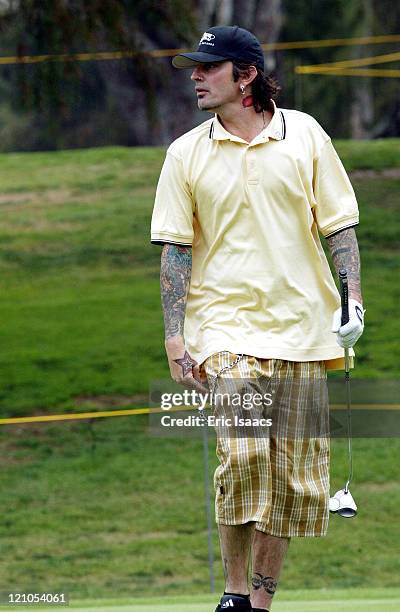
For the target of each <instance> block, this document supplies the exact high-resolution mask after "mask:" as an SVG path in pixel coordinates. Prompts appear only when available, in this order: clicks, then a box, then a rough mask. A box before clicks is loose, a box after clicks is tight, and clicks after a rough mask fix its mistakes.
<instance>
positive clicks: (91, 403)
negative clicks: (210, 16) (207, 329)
mask: <svg viewBox="0 0 400 612" xmlns="http://www.w3.org/2000/svg"><path fill="white" fill-rule="evenodd" d="M335 144H336V146H337V149H338V151H339V154H340V155H341V156H342V158H343V160H344V163H345V166H346V167H347V169H349V170H352V171H353V170H354V171H356V172H357V174H355V175H353V177H354V180H353V183H354V187H355V190H356V194H357V197H358V201H359V205H360V213H361V214H360V217H361V223H360V226H359V228H358V229H357V234H358V238H359V242H360V247H361V256H362V274H363V288H364V299H365V306H366V309H367V312H366V328H365V333H364V335H363V337H362V339H361V340H360V342H359V344H358V345H357V347H356V353H357V360H356V369H355V372H354V373H353V383H354V376H357V378H360V379H363V380H362V381H361V382H362V383H363V381H364V380H365V379H367V380H368V383H370V382H371V380H372V379H376V378H379V379H380V383H381V386H380V387H379V388H380V389H382V388H385V392H386V390H387V388H390V382H391V379H395V378H396V377H398V376H399V372H400V368H399V364H400V343H399V340H398V338H399V336H400V318H399V316H398V304H399V303H400V293H399V288H398V282H397V280H398V277H399V269H400V254H399V236H400V214H399V197H398V194H399V189H400V167H399V166H400V139H397V140H394V139H390V140H385V141H374V142H366V141H358V142H352V141H348V142H343V141H341V142H336V143H335ZM163 158H164V150H163V149H161V148H132V149H128V148H123V147H110V148H99V149H93V150H81V151H79V150H75V151H58V152H52V153H29V154H9V155H0V214H1V219H2V222H1V224H0V293H1V300H0V320H1V321H2V325H0V346H1V351H0V417H7V416H9V417H18V416H31V415H39V414H40V415H42V414H54V413H61V412H69V413H73V412H79V413H80V412H90V411H95V410H112V409H118V408H136V407H138V406H140V405H142V406H143V405H144V406H146V405H148V399H149V387H150V384H151V382H152V381H154V380H160V379H169V376H170V375H169V369H168V364H167V360H166V357H165V350H164V341H163V322H162V313H161V306H160V295H159V259H160V247H155V246H153V245H151V244H150V235H149V232H150V217H151V211H152V206H153V199H154V193H155V186H156V181H157V178H158V175H159V172H160V167H161V164H162V161H163ZM388 169H389V170H388ZM333 376H341V377H342V376H343V375H342V373H341V372H339V373H337V374H333ZM376 387H377V385H376ZM353 390H354V385H353ZM381 395H383V394H381V393H379V394H378V392H377V391H376V389H375V390H374V393H372V394H371V401H372V399H374V400H375V401H376V400H377V401H380V400H382V399H383V398H382V397H381ZM396 414H397V415H398V416H400V412H399V411H397V413H396ZM374 434H375V432H374ZM353 448H354V484H353V486H352V493H353V494H354V498H355V499H356V502H357V504H358V506H359V514H358V516H357V518H355V519H350V520H346V519H341V518H340V517H337V516H333V517H331V521H330V526H329V531H328V535H327V537H326V538H321V539H319V538H305V539H300V538H293V541H292V542H291V544H290V550H289V555H288V557H287V560H286V562H285V565H284V569H283V571H282V575H281V579H280V589H282V590H280V591H279V592H278V595H277V599H276V604H275V605H274V607H273V610H274V612H275V611H277V612H279V610H281V611H283V610H287V611H290V610H296V611H300V610H304V611H305V610H307V611H309V610H321V612H336V611H337V610H338V611H340V610H348V611H349V612H350V611H351V612H355V611H356V610H359V609H360V611H361V610H362V611H363V612H364V611H365V610H369V609H371V610H374V611H375V610H378V609H381V608H380V607H379V606H381V603H379V604H378V603H376V602H374V603H373V604H372V607H371V606H369V607H368V606H367V604H364V603H360V601H364V600H366V599H367V598H368V597H369V596H370V597H371V598H372V599H374V600H379V601H380V600H384V602H383V604H382V605H383V606H384V609H385V611H387V610H392V609H393V610H394V609H398V610H399V609H400V602H399V592H392V591H391V590H390V589H391V587H397V586H398V584H399V576H400V556H399V554H398V542H399V541H400V483H399V473H398V471H399V470H398V465H399V457H400V439H399V438H398V437H397V438H396V437H391V438H358V439H355V440H354V444H353ZM0 457H1V469H0V499H1V521H0V551H1V555H0V592H6V591H7V590H12V591H20V592H21V591H25V592H38V591H41V592H50V591H51V592H56V591H63V590H65V591H66V592H68V593H69V596H70V599H71V601H72V605H73V606H76V605H78V607H79V605H80V606H81V607H86V610H87V609H88V608H87V606H88V605H89V607H90V600H92V601H93V600H94V599H96V600H98V601H96V602H95V603H94V604H93V606H94V607H97V606H99V607H100V608H104V609H108V608H109V609H114V610H115V609H116V607H122V606H127V609H128V608H129V607H130V609H132V610H135V611H136V612H146V611H147V612H150V611H151V610H154V612H160V611H161V610H165V611H168V612H195V611H197V612H202V611H204V612H210V611H212V610H213V609H214V608H215V602H216V600H217V598H218V596H215V597H211V596H210V597H209V596H207V595H206V596H204V595H201V596H199V597H198V598H196V599H193V598H191V599H187V600H184V599H177V600H176V601H175V602H174V601H172V600H170V599H165V600H163V601H162V602H161V603H162V605H161V603H160V602H158V603H157V602H155V600H154V599H146V600H145V599H144V600H143V601H139V600H137V599H135V600H134V599H132V598H133V597H135V596H136V597H137V596H140V597H144V598H145V597H152V596H154V595H157V596H158V595H160V594H162V595H163V596H165V597H166V598H169V597H173V596H176V595H178V594H179V595H180V596H181V597H187V598H189V597H190V596H191V594H192V593H199V594H204V593H207V592H208V584H209V576H208V552H207V525H206V519H205V505H204V483H203V446H202V440H201V438H198V439H182V438H166V437H156V436H155V435H153V434H151V433H149V430H148V418H147V416H145V415H141V416H137V415H136V416H132V417H130V416H127V415H124V416H121V417H118V418H97V419H91V420H89V419H85V420H81V421H77V420H75V421H63V422H54V423H34V424H29V425H26V424H24V425H21V424H18V425H15V424H14V425H2V426H1V427H0ZM209 463H210V490H211V472H212V471H213V469H214V468H215V467H216V457H215V443H214V439H211V438H210V446H209ZM346 474H347V445H346V440H344V439H337V440H333V443H332V462H331V484H332V487H331V490H332V491H336V490H337V489H339V488H341V487H342V486H343V485H344V478H345V475H346ZM213 529H214V531H213V545H214V553H215V579H216V585H217V589H218V590H219V589H222V582H223V575H222V567H221V563H220V552H219V546H218V539H217V532H216V528H215V525H214V527H213ZM289 588H290V589H307V591H303V592H294V591H289V590H287V589H289ZM347 588H348V589H351V592H350V591H349V592H348V593H347V592H346V593H345V592H338V591H334V589H347ZM358 588H359V589H361V588H367V589H371V590H370V591H369V593H366V592H364V591H357V592H356V591H354V589H358ZM379 588H380V589H385V591H379V592H378V591H377V590H375V589H379ZM386 588H387V589H388V590H386ZM308 589H314V591H311V590H310V591H309V590H308ZM315 589H331V590H332V591H330V590H329V591H328V590H327V591H323V590H315ZM390 592H392V599H390V598H389V597H388V593H390ZM350 593H351V596H352V600H351V603H348V602H347V597H348V596H350ZM108 597H112V598H116V597H118V600H116V599H111V600H106V599H104V598H108ZM124 597H125V598H127V599H126V600H124V602H125V603H122V599H121V598H124ZM309 600H312V602H311V603H304V602H307V601H309ZM322 600H324V602H322ZM339 601H340V602H341V603H340V604H339V603H338V602H339ZM77 602H78V603H77ZM79 602H81V603H80V604H79ZM167 604H168V605H167ZM106 606H107V608H106ZM382 609H383V608H382ZM51 610H52V612H54V608H51Z"/></svg>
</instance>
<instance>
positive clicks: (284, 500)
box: [202, 351, 329, 537]
mask: <svg viewBox="0 0 400 612" xmlns="http://www.w3.org/2000/svg"><path fill="white" fill-rule="evenodd" d="M235 361H237V363H236V365H234V366H233V367H231V366H232V364H233V363H234V362H235ZM202 367H203V368H204V370H205V372H206V374H207V378H208V382H209V385H210V390H212V391H213V393H214V396H215V397H218V396H219V397H226V395H224V394H226V393H229V390H230V392H231V393H232V392H233V391H232V389H233V387H232V386H231V385H232V382H234V389H235V390H236V391H237V390H238V385H239V387H240V385H241V384H243V388H242V389H241V391H242V393H243V391H244V390H247V391H249V390H250V391H251V392H252V393H260V394H261V395H264V394H265V393H266V391H268V392H269V393H271V394H272V395H271V397H273V398H274V399H273V404H272V407H270V408H268V407H267V408H266V407H265V406H263V407H262V408H258V409H256V411H255V412H254V408H253V407H252V408H251V410H250V411H249V412H247V415H252V416H254V414H255V415H256V416H258V417H259V416H264V417H265V416H269V417H272V421H275V425H276V424H277V422H278V427H276V428H275V431H274V430H273V429H271V428H268V427H267V428H265V427H264V428H262V427H261V428H257V431H256V432H255V433H254V435H253V434H250V435H247V434H246V436H243V435H242V434H240V435H232V434H233V432H232V427H230V428H229V430H230V431H228V430H227V428H226V426H225V425H224V424H222V425H215V429H216V434H217V450H216V452H217V457H218V459H219V462H220V465H219V466H218V467H217V469H216V471H215V475H214V486H215V492H216V501H215V514H216V522H217V523H221V524H224V525H241V524H245V523H248V522H255V523H256V529H258V530H260V531H263V532H264V533H267V534H270V535H274V536H279V537H292V536H314V537H315V536H323V535H325V534H326V532H327V528H328V519H329V505H328V504H329V435H323V436H321V435H318V437H315V436H316V434H315V433H313V432H312V431H311V429H310V424H311V425H313V424H315V423H316V422H318V423H319V424H321V423H322V424H323V426H324V431H325V432H326V431H328V430H329V407H328V394H327V385H326V369H325V363H324V362H323V361H311V362H292V361H284V360H280V359H258V358H255V357H251V356H248V355H243V356H237V355H234V354H233V353H229V352H228V351H223V352H221V353H216V354H214V355H211V357H209V358H208V359H207V360H206V361H205V362H204V364H203V366H202ZM242 408H243V406H241V407H238V406H232V405H229V406H227V405H226V403H225V401H216V402H215V404H213V407H212V414H213V416H214V419H216V420H217V422H218V418H219V417H221V416H224V417H225V418H226V417H228V416H230V417H232V416H233V415H234V414H241V415H243V409H242ZM219 420H220V421H223V419H219ZM214 422H215V421H214ZM231 422H232V421H231ZM246 431H248V430H246ZM289 431H290V432H291V433H290V434H289V433H288V432H289ZM318 431H321V430H320V429H318ZM293 432H294V434H293Z"/></svg>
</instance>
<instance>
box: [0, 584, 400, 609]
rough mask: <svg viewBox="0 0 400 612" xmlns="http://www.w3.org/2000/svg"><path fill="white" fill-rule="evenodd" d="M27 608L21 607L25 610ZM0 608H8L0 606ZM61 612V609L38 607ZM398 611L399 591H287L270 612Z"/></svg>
mask: <svg viewBox="0 0 400 612" xmlns="http://www.w3.org/2000/svg"><path fill="white" fill-rule="evenodd" d="M217 601H218V595H206V596H199V595H195V596H193V597H191V598H188V597H174V598H172V597H169V598H166V599H163V600H162V599H153V600H151V599H135V600H132V599H131V600H130V599H106V600H101V599H99V600H81V601H71V602H70V605H69V607H70V608H72V609H73V610H74V612H79V611H82V612H91V611H93V612H116V610H121V609H123V610H124V612H214V610H215V606H216V603H217ZM26 608H27V606H25V607H24V609H26ZM0 609H4V610H5V609H8V610H10V609H11V608H10V607H8V608H7V607H6V606H2V607H1V608H0ZM40 609H41V610H43V611H45V610H46V611H48V612H50V611H51V612H62V610H65V607H64V608H61V607H51V608H50V607H40ZM399 609H400V589H387V590H383V589H375V590H367V589H348V591H343V590H332V591H327V590H323V591H317V590H311V591H287V592H285V593H281V594H277V595H276V600H275V602H274V606H273V612H365V611H367V610H370V611H371V612H372V611H374V612H386V610H387V611H393V612H394V611H398V610H399Z"/></svg>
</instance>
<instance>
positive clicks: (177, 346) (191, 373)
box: [165, 336, 208, 393]
mask: <svg viewBox="0 0 400 612" xmlns="http://www.w3.org/2000/svg"><path fill="white" fill-rule="evenodd" d="M165 349H166V351H167V357H168V363H169V369H170V372H171V376H172V378H173V380H174V381H175V382H177V383H179V384H181V385H184V386H185V387H189V388H190V389H195V390H196V391H198V392H199V393H208V388H207V387H206V386H205V385H206V384H207V378H204V377H203V376H201V375H200V367H199V364H198V363H197V361H196V360H195V359H193V358H192V357H191V356H190V355H189V353H188V352H187V350H186V348H185V343H184V340H183V337H182V336H172V337H171V338H168V339H167V340H166V341H165Z"/></svg>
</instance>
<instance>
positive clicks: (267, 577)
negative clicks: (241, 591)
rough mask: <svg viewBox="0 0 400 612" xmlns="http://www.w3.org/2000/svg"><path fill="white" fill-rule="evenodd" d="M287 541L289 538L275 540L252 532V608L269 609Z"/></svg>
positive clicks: (270, 536)
mask: <svg viewBox="0 0 400 612" xmlns="http://www.w3.org/2000/svg"><path fill="white" fill-rule="evenodd" d="M289 541H290V538H277V537H276V536H272V535H267V534H266V533H263V532H262V531H258V530H255V531H254V539H253V546H252V563H253V569H252V591H251V604H252V606H253V608H261V609H263V610H268V609H269V608H270V606H271V603H272V598H273V596H274V593H275V589H276V585H277V582H278V578H279V574H280V572H281V568H282V564H283V560H284V558H285V555H286V551H287V549H288V546H289Z"/></svg>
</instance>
